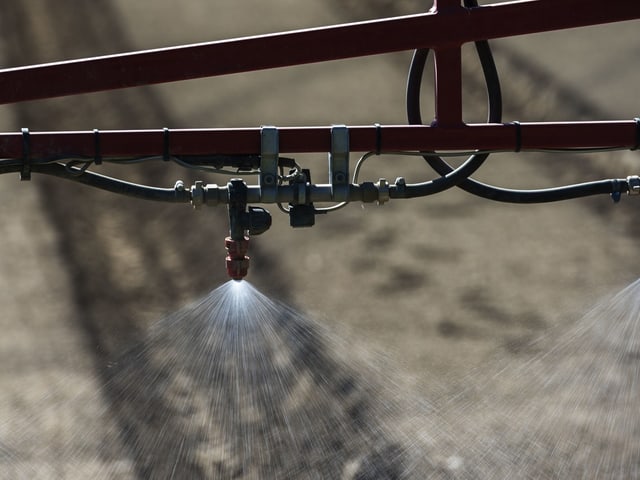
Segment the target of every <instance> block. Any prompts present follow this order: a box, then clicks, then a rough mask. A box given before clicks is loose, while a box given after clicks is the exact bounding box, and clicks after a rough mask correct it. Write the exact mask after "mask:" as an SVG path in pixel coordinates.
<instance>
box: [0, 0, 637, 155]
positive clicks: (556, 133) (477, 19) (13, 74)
mask: <svg viewBox="0 0 640 480" xmlns="http://www.w3.org/2000/svg"><path fill="white" fill-rule="evenodd" d="M638 18H640V1H638V0H616V1H614V2H608V3H606V4H605V3H603V2H602V1H601V0H529V1H519V2H509V3H502V4H495V5H485V6H480V7H476V8H465V7H462V6H461V5H460V0H435V5H434V8H433V9H432V10H431V11H430V12H428V13H424V14H419V15H410V16H404V17H397V18H388V19H380V20H373V21H367V22H359V23H353V24H346V25H337V26H329V27H323V28H315V29H307V30H299V31H293V32H285V33H279V34H271V35H262V36H255V37H247V38H240V39H235V40H228V41H220V42H211V43H203V44H197V45H187V46H181V47H173V48H165V49H157V50H150V51H144V52H133V53H127V54H120V55H110V56H104V57H96V58H89V59H82V60H74V61H67V62H58V63H51V64H45V65H36V66H27V67H19V68H12V69H6V70H1V71H0V104H7V103H14V102H20V101H26V100H35V99H41V98H49V97H55V96H64V95H74V94H80V93H89V92H95V91H101V90H110V89H116V88H125V87H133V86H140V85H148V84H156V83H165V82H173V81H178V80H187V79H193V78H201V77H209V76H216V75H226V74H231V73H239V72H248V71H254V70H260V69H268V68H277V67H284V66H291V65H299V64H306V63H313V62H324V61H330V60H336V59H344V58H352V57H359V56H368V55H375V54H381V53H387V52H394V51H401V50H409V49H414V48H422V47H428V48H432V49H433V50H434V51H435V65H436V83H435V95H436V119H435V121H434V123H433V124H432V125H431V126H406V125H405V126H383V127H382V130H378V128H377V127H374V126H356V127H350V130H349V132H350V145H351V149H352V150H354V151H368V150H376V149H381V150H440V149H447V150H472V149H490V150H498V149H499V150H517V149H518V147H521V148H579V147H628V148H633V147H637V143H638V139H637V123H636V122H634V121H631V120H630V121H618V122H581V123H579V122H567V123H522V124H521V126H520V127H516V126H515V125H511V124H504V125H503V124H491V125H488V124H475V125H467V124H465V123H464V122H463V120H462V113H463V112H462V92H461V89H462V79H461V77H462V74H461V47H462V45H463V44H464V43H467V42H471V41H474V40H482V39H493V38H501V37H508V36H514V35H523V34H529V33H535V32H544V31H550V30H558V29H565V28H573V27H580V26H587V25H595V24H603V23H611V22H618V21H623V20H633V19H638ZM178 65H179V68H171V66H178ZM518 128H520V132H519V133H518V132H517V129H518ZM519 139H520V140H521V143H518V142H519ZM30 141H31V145H30V154H31V155H33V156H40V155H42V156H51V155H57V154H64V153H73V154H77V155H93V154H94V153H95V152H94V148H95V142H94V132H90V131H88V132H58V133H56V132H49V133H32V134H31V135H30ZM100 145H101V154H102V155H148V154H158V153H159V152H162V151H163V150H162V149H163V145H164V132H163V131H161V130H157V131H104V132H102V133H101V142H100ZM280 148H281V151H282V152H322V151H328V150H329V148H330V129H329V127H300V128H285V129H281V139H280ZM22 149H23V141H22V136H21V134H19V133H18V134H12V133H7V134H0V156H2V157H5V158H6V157H9V158H16V157H20V156H21V155H23V151H22ZM171 151H172V153H175V154H215V153H227V154H233V153H259V151H260V130H259V129H210V130H172V131H171Z"/></svg>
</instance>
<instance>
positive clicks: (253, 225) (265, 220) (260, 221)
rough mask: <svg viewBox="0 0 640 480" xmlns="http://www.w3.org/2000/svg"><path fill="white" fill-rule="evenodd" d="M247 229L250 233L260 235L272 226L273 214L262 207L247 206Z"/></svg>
mask: <svg viewBox="0 0 640 480" xmlns="http://www.w3.org/2000/svg"><path fill="white" fill-rule="evenodd" d="M247 210H248V212H247V220H248V222H247V230H248V231H249V235H260V234H261V233H264V232H266V231H267V230H269V227H271V214H270V213H269V212H268V211H267V210H266V209H264V208H262V207H251V206H250V207H248V208H247Z"/></svg>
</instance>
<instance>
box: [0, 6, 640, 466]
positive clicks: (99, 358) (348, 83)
mask: <svg viewBox="0 0 640 480" xmlns="http://www.w3.org/2000/svg"><path fill="white" fill-rule="evenodd" d="M365 5H366V6H365ZM423 8H424V6H423V5H422V2H412V1H404V2H393V3H392V2H384V1H379V2H375V1H370V2H367V3H366V4H363V3H362V2H337V1H336V2H320V1H315V0H305V1H296V2H292V1H286V0H279V1H276V2H270V3H264V2H253V1H252V2H242V3H239V2H231V1H229V2H215V3H214V2H204V1H199V0H193V1H191V2H190V3H189V7H188V8H183V7H182V6H179V5H178V4H177V3H176V2H169V1H155V2H150V1H138V2H126V1H114V2H108V1H106V0H104V1H94V2H91V4H90V5H89V4H84V3H78V2H71V1H69V2H60V1H57V2H53V1H50V0H49V1H46V0H31V1H29V2H20V3H19V2H12V3H10V4H9V5H7V6H6V7H5V11H4V12H3V16H2V27H3V28H2V31H3V34H2V36H1V37H2V51H1V54H2V58H3V64H4V65H5V66H15V65H22V64H29V63H35V62H44V61H54V60H60V59H67V58H75V57H81V56H88V55H99V54H107V53H114V52H120V51H128V50H134V49H140V48H153V47H161V46H167V45H172V44H184V43H192V42H197V41H206V40H212V39H219V38H228V37H233V36H244V35H251V34H256V33H262V32H269V31H279V30H286V29H292V28H302V27H307V26H316V25H323V24H329V23H336V22H344V21H351V20H354V19H362V18H373V17H379V16H384V15H393V14H400V13H410V12H418V11H421V10H423ZM248 12H250V14H248ZM636 23H637V22H636ZM613 32H615V35H613V34H612V33H613ZM637 43H638V42H637V25H636V24H634V23H626V24H621V25H618V26H615V27H594V28H589V29H586V30H585V31H580V32H576V31H572V32H561V33H553V34H545V35H536V36H531V37H527V38H522V39H516V40H514V41H509V40H503V41H499V42H496V48H495V54H496V60H497V62H498V67H499V69H500V70H501V73H502V80H503V91H504V97H505V104H506V111H505V120H516V119H517V120H547V119H589V118H592V119H601V118H615V119H619V118H620V119H626V118H631V117H634V116H637V115H638V113H639V112H640V101H639V100H638V98H637V95H636V89H637V88H636V87H635V85H637V79H638V69H637V65H636V64H637V59H638V58H639V51H638V48H639V47H638V45H637ZM468 53H469V54H471V53H472V51H471V49H469V52H468ZM408 60H409V55H408V54H398V55H387V56H381V57H376V58H371V59H360V60H354V61H348V62H347V61H345V62H334V63H332V64H330V65H329V66H321V65H310V66H305V67H297V68H291V69H287V70H279V71H274V72H259V73H255V74H250V75H245V76H233V77H230V78H219V79H209V80H198V81H191V82H187V83H184V84H176V85H169V86H162V87H154V88H149V89H135V90H128V91H124V92H115V93H108V94H95V95H88V96H82V97H77V98H67V99H60V100H51V101H42V102H32V103H28V104H24V105H17V106H10V107H2V110H1V111H0V112H1V114H2V115H1V120H2V129H3V130H9V131H15V130H18V129H19V128H20V127H22V126H28V127H29V128H31V129H33V130H50V129H90V128H94V127H97V128H101V129H108V128H157V127H163V126H169V127H176V128H178V127H211V126H258V125H261V124H275V125H281V126H285V125H298V124H312V125H314V124H316V125H324V124H330V123H346V124H359V123H361V124H371V123H375V122H380V123H402V122H404V106H403V101H404V98H403V96H404V82H405V75H406V69H407V67H408ZM474 62H475V61H474V60H473V59H471V58H470V59H469V60H468V61H467V62H466V63H465V65H466V67H465V73H466V77H465V86H466V87H467V91H468V92H469V94H468V96H467V97H466V105H465V108H466V111H467V113H468V119H469V120H471V119H480V118H482V117H483V115H484V112H483V105H484V98H483V95H482V93H481V83H480V82H479V79H478V75H477V67H476V65H475V63H474ZM363 85H364V86H366V88H363ZM425 91H426V92H427V95H426V98H425V102H424V109H425V112H430V111H432V107H431V99H430V98H428V92H429V89H428V88H426V89H425ZM425 116H428V115H425ZM319 157H322V156H321V155H320V156H319ZM637 160H638V154H632V153H629V152H624V153H617V154H613V155H610V156H606V157H605V158H599V159H591V158H582V157H580V158H578V157H574V158H570V157H561V158H546V157H542V156H540V155H533V154H529V155H521V156H517V157H516V156H512V155H505V156H498V157H497V158H496V159H491V160H490V161H489V164H488V165H487V166H486V168H484V167H483V169H482V172H481V175H480V178H482V179H484V180H488V181H491V182H493V183H496V184H501V185H510V186H521V187H525V186H532V187H537V186H543V185H551V184H558V183H562V182H569V181H583V180H587V179H595V178H600V177H605V176H606V177H608V176H626V175H628V174H630V173H637V169H635V168H633V165H634V162H637ZM305 161H308V162H309V163H310V164H311V163H313V164H322V163H323V162H324V157H322V158H318V159H313V158H309V159H306V160H305ZM400 165H401V166H396V164H394V166H393V168H391V167H389V166H386V165H383V162H382V161H381V160H374V161H372V162H371V166H369V167H368V168H367V171H366V172H365V174H364V175H365V176H366V175H368V176H370V178H371V179H377V178H378V177H379V176H382V175H387V176H388V177H389V178H395V177H396V176H399V175H404V176H407V177H408V178H410V179H411V178H423V177H422V176H423V175H428V172H427V171H426V169H425V168H424V167H423V165H422V163H420V162H419V161H416V160H403V161H402V162H401V164H400ZM126 174H129V175H130V178H134V179H136V180H139V181H155V182H160V183H162V184H166V185H172V184H173V182H174V181H175V179H176V178H180V177H182V178H185V180H188V179H189V176H188V175H185V173H184V172H182V171H179V170H172V171H170V172H165V171H163V170H160V169H154V170H153V171H151V172H150V171H148V170H142V169H138V170H135V172H134V173H129V170H127V171H126ZM0 181H2V186H3V190H2V197H3V199H4V201H3V202H2V214H3V225H2V231H3V240H4V243H3V246H4V249H3V252H2V255H1V258H2V265H3V270H2V271H3V274H2V276H1V277H0V280H1V281H2V285H3V286H4V288H3V289H2V292H3V293H2V305H3V315H2V320H1V321H2V328H3V339H2V350H1V351H0V356H1V358H2V365H3V366H2V369H1V370H0V372H1V377H0V381H1V382H2V393H1V394H0V408H1V410H0V425H3V432H6V433H0V465H1V466H0V468H5V466H6V469H5V470H4V471H1V470H0V476H1V477H2V478H12V477H13V476H14V473H12V471H11V470H10V468H15V462H13V461H12V459H13V458H15V456H16V453H15V452H14V451H13V450H14V449H15V448H18V447H15V441H14V440H13V439H12V438H11V437H12V435H13V434H14V433H15V430H16V428H17V427H15V426H13V423H12V422H14V419H15V418H18V417H20V416H25V415H27V416H28V415H36V416H39V415H41V416H42V417H43V418H44V419H46V421H44V420H43V422H44V423H46V424H47V425H49V426H50V428H47V429H46V431H45V432H44V433H42V432H38V431H37V429H36V432H34V433H35V434H36V435H39V439H40V440H39V441H40V442H41V443H42V445H37V446H35V447H34V446H33V445H31V448H33V451H34V452H36V453H34V455H33V456H32V461H33V462H36V463H38V462H39V463H41V464H42V467H38V468H42V470H40V472H43V473H42V475H43V478H47V476H46V475H49V476H50V477H51V478H67V477H69V478H72V475H73V474H72V473H69V472H70V471H73V472H75V474H78V475H80V477H78V478H83V477H82V475H83V474H82V473H81V472H82V470H78V468H77V466H76V467H75V469H74V470H69V471H67V470H66V467H65V466H64V462H57V461H56V460H55V459H56V456H57V455H56V453H55V452H56V451H55V449H53V450H52V449H51V440H50V439H51V438H54V437H56V435H58V436H59V435H61V434H62V433H64V435H68V439H69V440H68V441H70V442H73V441H80V440H78V438H79V437H78V435H77V432H79V431H82V432H87V431H88V432H93V431H101V430H117V429H118V428H119V426H118V425H120V426H121V424H122V418H121V417H119V412H118V411H117V409H113V408H111V409H110V407H109V405H112V404H113V403H112V402H113V399H110V398H108V396H109V392H106V394H105V395H104V396H103V401H104V403H96V402H95V401H92V402H87V401H84V400H83V397H82V395H83V392H89V391H92V390H96V389H97V388H98V385H99V384H100V382H101V380H103V378H102V377H100V374H96V373H95V372H96V371H100V369H99V367H100V366H102V365H103V364H104V363H105V362H106V361H107V359H108V358H109V357H110V355H112V354H113V353H114V352H116V351H118V350H119V349H121V348H122V347H123V346H124V345H127V344H129V343H130V342H131V339H132V338H135V337H136V336H137V334H138V333H139V332H140V331H142V330H144V329H145V328H146V326H148V325H149V324H151V323H152V322H153V321H155V320H157V319H158V318H159V317H161V316H162V315H164V313H166V312H170V311H173V310H175V309H177V308H178V307H180V306H181V305H183V304H185V303H186V302H188V301H189V300H192V299H195V298H198V297H200V296H201V295H202V294H204V293H205V292H207V291H209V290H211V289H213V288H215V287H216V286H218V285H219V284H221V283H222V282H224V281H225V278H224V272H223V269H222V267H221V265H222V263H221V261H222V256H223V255H222V248H221V247H220V244H221V241H222V238H223V236H224V233H225V230H226V228H227V225H226V221H225V219H224V212H216V211H199V212H191V211H190V210H189V209H186V207H178V206H169V207H167V206H164V205H151V204H146V203H140V202H135V201H133V200H129V199H121V198H114V197H113V196H111V195H110V194H104V193H100V192H94V191H89V190H87V189H86V188H83V187H79V186H76V185H73V184H67V183H64V184H62V183H60V181H57V182H56V181H51V180H45V179H34V181H33V182H32V183H31V184H20V183H19V182H18V181H17V179H16V178H14V177H11V178H2V179H0ZM623 200H625V201H623V202H621V203H620V204H619V205H615V206H614V205H613V204H611V202H610V200H609V199H608V198H597V199H589V200H583V201H573V202H567V203H563V204H555V205H543V206H510V205H496V204H492V203H489V202H487V201H481V200H478V199H475V198H472V197H470V196H469V195H466V194H464V193H461V192H457V191H449V192H447V193H445V194H442V195H439V196H436V197H434V198H429V199H424V200H416V201H407V202H404V201H398V202H395V203H394V202H392V203H391V204H389V205H386V206H384V207H382V208H376V207H367V208H366V209H361V208H360V206H358V205H352V206H350V207H349V208H347V209H345V210H343V211H341V212H337V213H335V214H333V215H328V216H327V217H324V218H319V219H318V222H317V225H316V226H315V227H314V228H313V229H309V230H301V231H293V230H291V229H289V227H288V225H287V223H288V220H287V219H286V217H283V216H279V215H277V214H275V215H274V221H275V222H274V223H275V225H274V227H272V229H271V231H269V232H267V233H266V234H264V236H263V237H261V238H259V239H256V240H255V241H254V242H253V244H252V249H253V257H254V259H255V262H254V265H253V267H252V270H251V273H250V281H251V282H252V283H253V284H254V285H255V286H256V287H257V288H258V289H260V290H262V291H263V292H265V293H267V294H271V295H274V296H275V297H278V298H281V299H283V300H286V301H288V302H290V303H292V304H294V305H296V306H297V307H298V308H301V309H304V310H307V311H310V312H312V313H314V314H316V315H317V316H318V317H320V318H321V319H322V320H323V322H324V323H326V324H328V325H329V326H332V327H334V328H336V329H338V330H339V331H343V330H345V331H346V332H347V333H345V335H351V336H353V337H354V338H355V339H356V340H355V341H357V342H358V343H360V344H362V345H366V346H367V348H370V349H379V350H382V351H385V352H388V353H389V355H390V356H391V357H392V358H394V359H395V361H397V362H398V363H399V364H401V365H402V369H403V371H404V377H406V378H404V377H403V378H404V379H403V382H406V383H407V384H415V385H421V387H420V389H422V390H420V395H421V396H424V397H425V398H429V391H428V390H423V389H424V388H425V385H426V386H427V387H426V388H428V387H429V385H432V384H438V385H451V386H452V387H451V388H453V389H455V387H454V386H455V385H457V384H459V383H460V382H464V383H468V382H473V378H474V377H471V376H470V375H471V373H472V372H477V369H478V368H479V369H480V371H482V372H484V374H485V375H489V376H491V372H492V371H493V370H492V369H493V368H495V362H497V364H499V365H503V364H509V363H518V362H525V361H526V360H527V358H528V357H527V355H528V352H529V351H528V350H527V349H526V348H518V346H522V345H526V344H527V342H528V341H529V340H530V339H532V338H535V337H536V336H537V335H538V334H540V333H541V332H546V331H548V329H550V328H555V327H557V328H560V329H562V328H571V326H572V325H573V324H574V322H575V321H576V320H577V319H578V318H579V317H580V314H581V313H582V312H583V311H584V310H586V309H587V308H588V307H589V306H590V305H591V304H593V303H594V302H595V301H596V299H598V298H599V297H600V296H601V295H603V294H605V293H607V292H610V291H612V290H615V289H617V288H620V287H621V286H623V285H625V284H627V283H628V282H629V281H631V280H633V279H635V278H637V276H638V273H637V272H636V270H637V269H636V267H635V264H634V262H633V261H632V260H631V259H633V258H635V256H636V252H637V241H636V238H635V236H636V234H637V226H636V225H635V222H634V221H635V218H636V217H635V214H636V213H637V211H636V210H637V205H635V204H634V202H633V201H632V200H629V201H626V199H623ZM274 213H275V212H274ZM593 355H596V353H595V352H594V353H593ZM496 359H497V360H496ZM492 362H493V363H492ZM486 363H490V364H491V365H490V366H489V367H487V366H484V367H483V365H484V364H486ZM69 376H73V378H74V379H75V378H77V381H74V382H72V384H73V385H75V386H76V387H77V389H78V390H77V392H73V391H68V390H65V388H67V386H68V385H69V382H68V378H69ZM62 377H64V378H65V379H66V380H64V381H63V380H60V379H61V378H62ZM479 377H481V375H479ZM483 378H484V377H483ZM56 379H58V380H59V381H60V385H62V386H61V387H60V388H58V389H55V388H53V387H52V385H56V381H57V380H56ZM498 379H500V377H498ZM512 380H513V379H512V377H509V376H506V377H505V382H506V383H508V382H510V381H512ZM514 385H517V382H514ZM514 388H515V387H514ZM502 389H504V390H505V391H509V385H500V386H499V387H497V390H502ZM46 396H53V397H54V398H55V399H56V400H55V401H52V402H43V401H42V399H43V398H45V397H46ZM92 398H96V397H95V395H94V396H93V397H92ZM493 401H495V410H496V411H499V410H501V409H507V410H508V409H509V404H508V402H509V400H508V398H507V397H505V398H502V399H501V398H500V397H498V398H497V399H493ZM500 402H504V404H501V403H500ZM43 405H47V408H45V409H44V410H43V409H42V406H43ZM79 412H80V413H79ZM458 414H459V412H458ZM458 414H456V413H455V411H454V413H451V418H455V417H456V415H458ZM594 415H596V413H595V412H594ZM86 419H92V420H91V422H92V423H91V424H90V427H87V423H86V422H87V420H86ZM49 422H50V423H49ZM36 423H37V422H36ZM524 423H526V422H523V424H524ZM24 438H31V436H30V435H29V433H28V432H27V433H25V434H24ZM596 438H597V437H596ZM602 438H604V439H605V440H603V442H604V443H606V442H607V441H608V440H607V439H608V437H606V436H603V437H602ZM632 440H633V441H637V437H634V438H633V439H630V441H632ZM65 441H66V440H61V439H60V442H61V443H64V442H65ZM82 441H83V442H87V440H86V439H85V436H82ZM92 442H93V443H92ZM87 443H88V445H90V446H91V445H94V446H93V447H87V449H86V455H87V459H88V460H87V466H86V472H98V473H100V471H101V470H100V468H102V467H101V466H100V465H95V464H94V463H91V464H90V460H91V459H92V458H93V456H94V455H95V456H97V454H98V452H99V451H100V450H101V447H100V444H99V439H96V438H93V439H91V440H89V441H88V442H87ZM116 450H117V448H116ZM38 452H44V453H40V454H38ZM113 455H114V456H115V457H117V452H114V453H113ZM105 461H107V462H108V458H107V460H105ZM12 465H13V467H12ZM129 468H130V466H128V465H126V464H124V465H123V466H122V471H123V472H125V471H128V469H129ZM551 471H554V470H553V468H551ZM558 471H560V470H558V469H556V470H555V472H556V474H557V472H558ZM534 472H535V470H534ZM538 474H539V472H538V473H533V474H532V475H533V476H537V475H538ZM86 475H88V473H87V474H86ZM540 475H541V474H540ZM523 476H524V475H523ZM550 476H553V475H550ZM556 476H557V475H556ZM123 478H124V477H123ZM587 478H588V476H587Z"/></svg>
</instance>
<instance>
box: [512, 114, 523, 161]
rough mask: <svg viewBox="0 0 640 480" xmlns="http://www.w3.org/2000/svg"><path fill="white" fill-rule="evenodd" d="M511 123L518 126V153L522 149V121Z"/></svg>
mask: <svg viewBox="0 0 640 480" xmlns="http://www.w3.org/2000/svg"><path fill="white" fill-rule="evenodd" d="M511 125H513V126H515V127H516V149H515V151H516V153H517V152H519V151H521V150H522V126H521V125H520V122H518V121H514V122H511Z"/></svg>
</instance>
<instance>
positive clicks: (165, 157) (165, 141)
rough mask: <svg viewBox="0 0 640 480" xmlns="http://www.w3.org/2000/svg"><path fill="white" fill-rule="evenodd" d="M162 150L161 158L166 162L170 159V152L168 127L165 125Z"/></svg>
mask: <svg viewBox="0 0 640 480" xmlns="http://www.w3.org/2000/svg"><path fill="white" fill-rule="evenodd" d="M162 132H163V150H162V160H164V161H165V162H168V161H169V160H171V153H170V152H169V129H168V128H167V127H165V128H164V129H163V130H162Z"/></svg>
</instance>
